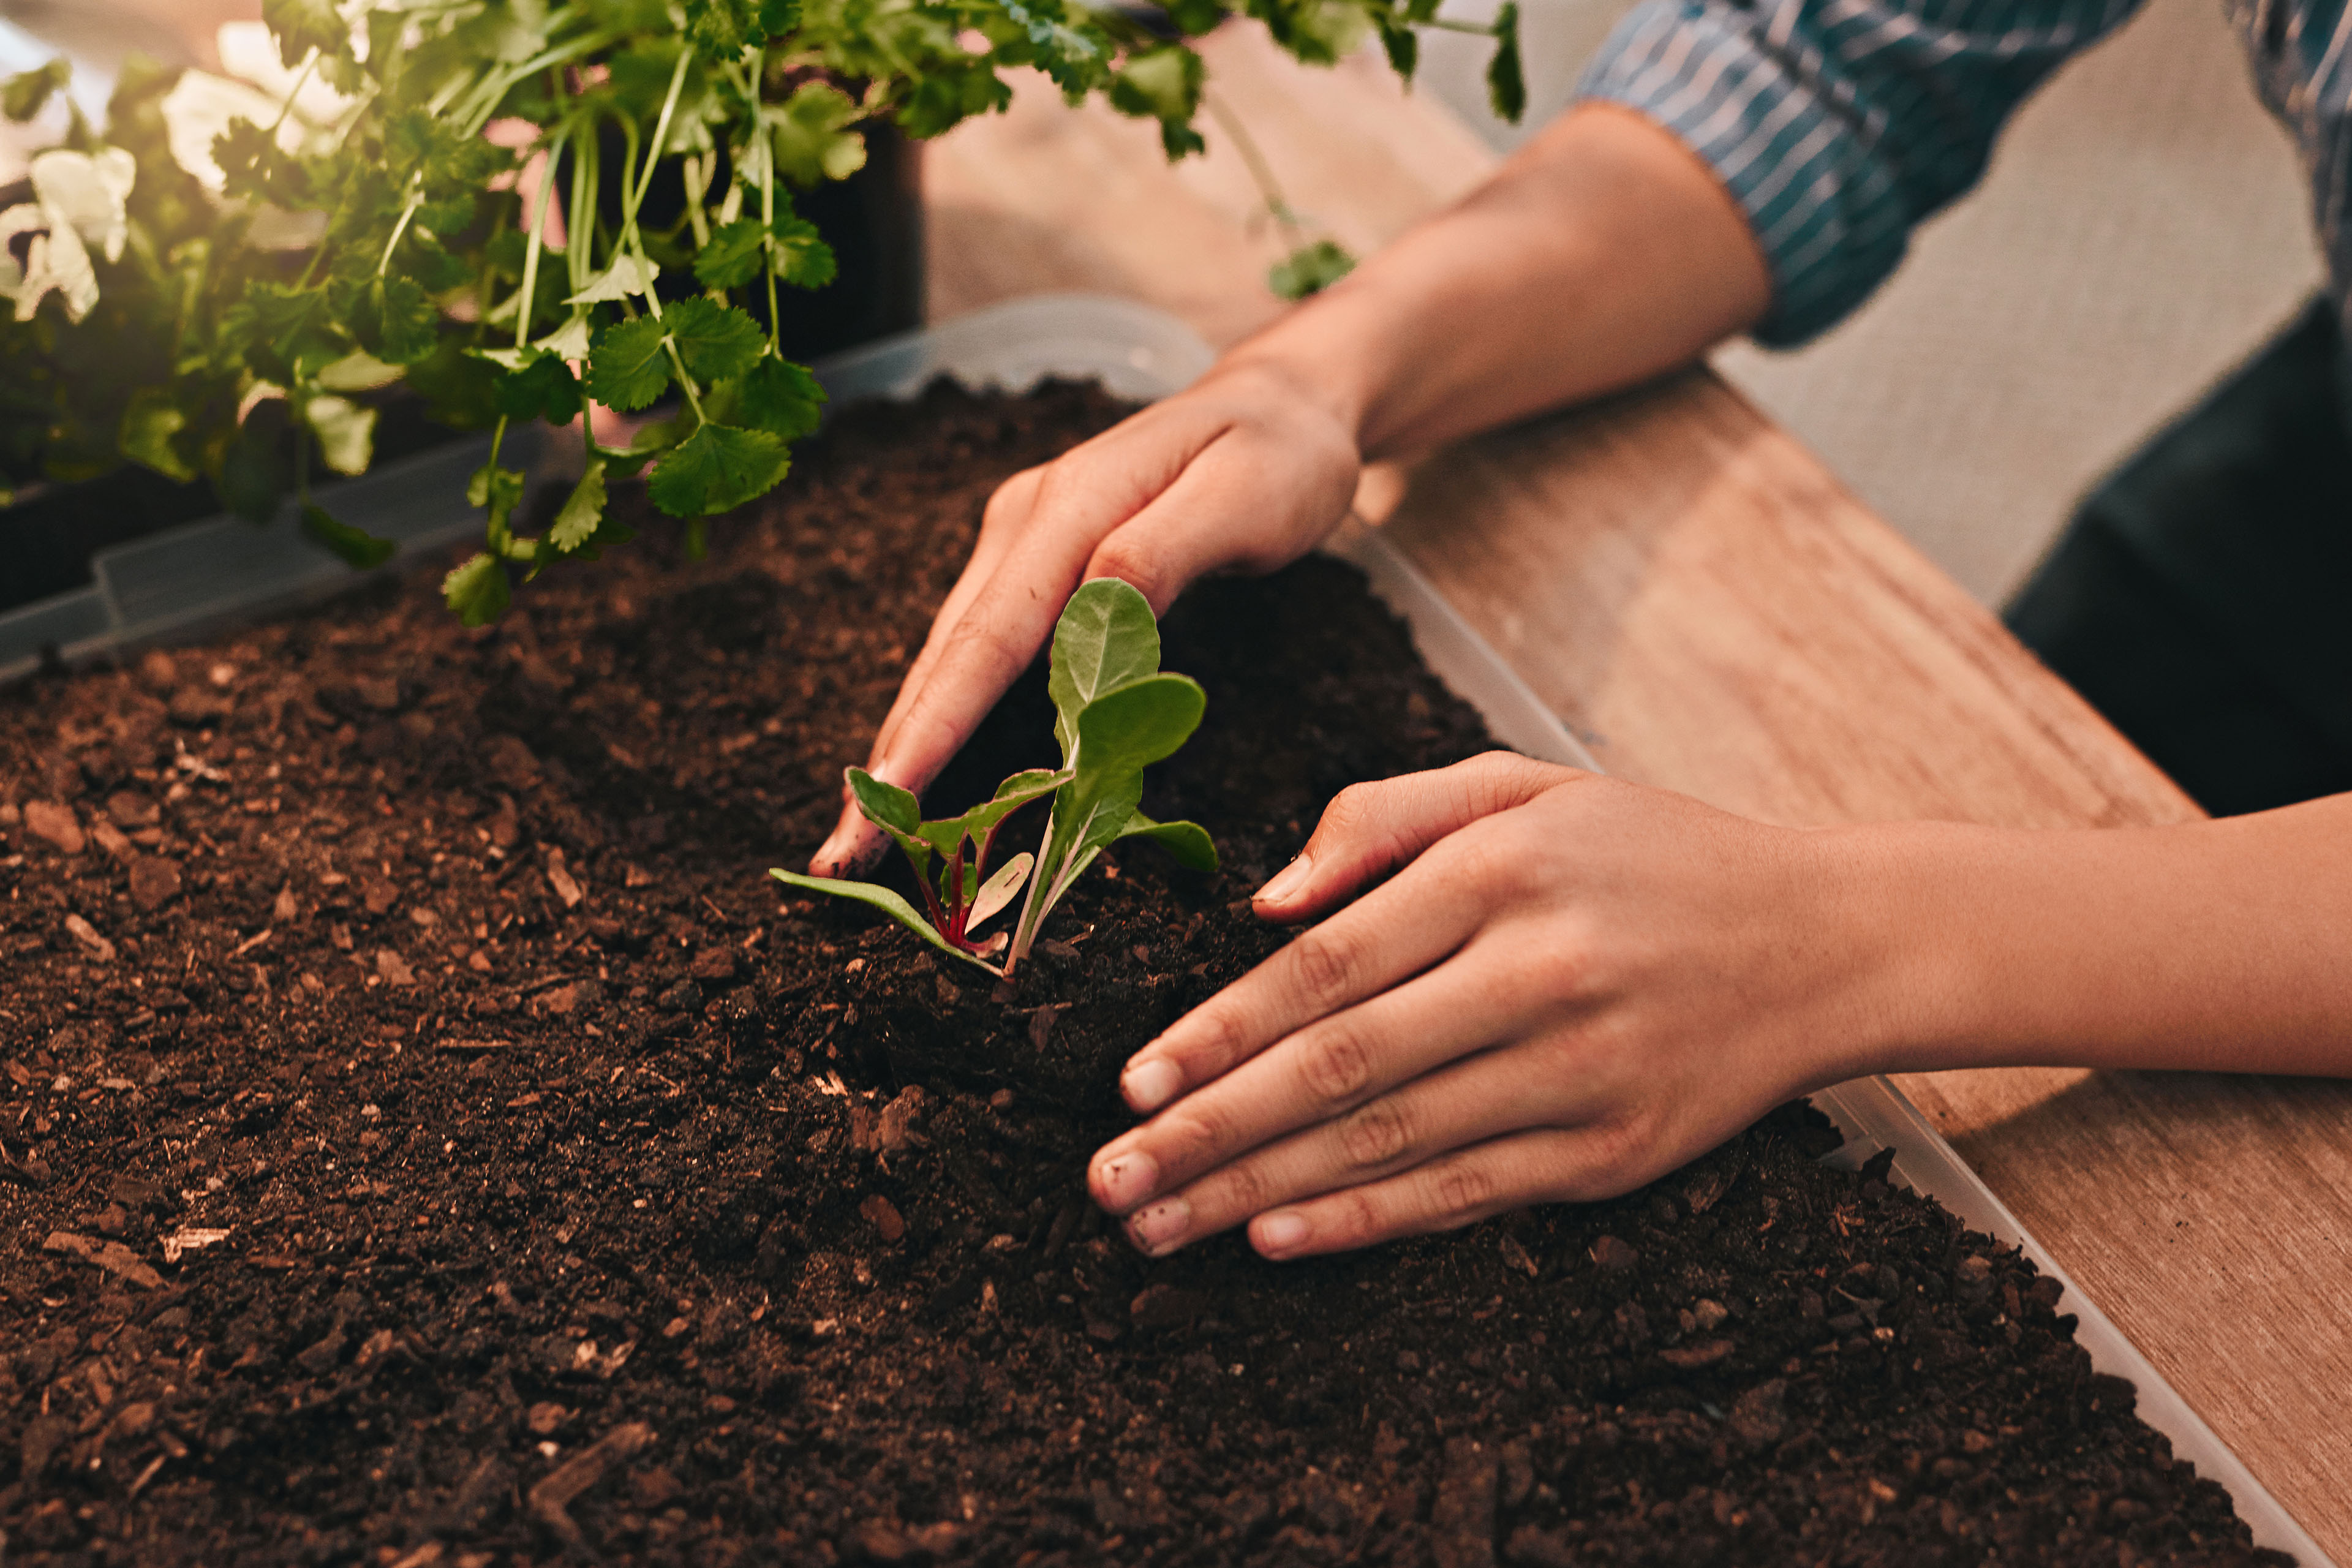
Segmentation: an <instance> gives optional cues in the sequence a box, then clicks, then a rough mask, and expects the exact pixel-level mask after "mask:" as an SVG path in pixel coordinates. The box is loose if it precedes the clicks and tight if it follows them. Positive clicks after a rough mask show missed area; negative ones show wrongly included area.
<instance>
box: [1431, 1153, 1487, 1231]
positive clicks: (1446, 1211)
mask: <svg viewBox="0 0 2352 1568" xmlns="http://www.w3.org/2000/svg"><path fill="white" fill-rule="evenodd" d="M1427 1182H1428V1193H1429V1211H1430V1218H1431V1220H1432V1221H1433V1222H1434V1223H1435V1224H1436V1225H1437V1226H1440V1227H1441V1228H1444V1229H1446V1230H1452V1229H1454V1228H1455V1227H1456V1226H1465V1225H1468V1224H1470V1223H1471V1222H1472V1221H1473V1220H1476V1219H1482V1218H1484V1217H1485V1216H1486V1213H1487V1211H1488V1210H1489V1208H1490V1207H1491V1206H1492V1205H1493V1204H1494V1202H1495V1192H1496V1187H1495V1178H1494V1176H1493V1175H1492V1174H1490V1173H1488V1172H1487V1171H1486V1168H1485V1167H1484V1166H1482V1165H1479V1164H1477V1163H1474V1162H1472V1161H1469V1160H1446V1161H1444V1162H1441V1163H1439V1164H1437V1165H1436V1166H1434V1167H1433V1168H1432V1170H1431V1171H1430V1173H1429V1175H1428V1178H1427Z"/></svg>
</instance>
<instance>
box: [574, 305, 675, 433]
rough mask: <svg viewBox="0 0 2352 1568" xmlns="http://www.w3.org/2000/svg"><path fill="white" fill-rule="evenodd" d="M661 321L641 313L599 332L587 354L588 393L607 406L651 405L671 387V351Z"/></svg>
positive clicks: (628, 409) (630, 409)
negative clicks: (666, 344)
mask: <svg viewBox="0 0 2352 1568" xmlns="http://www.w3.org/2000/svg"><path fill="white" fill-rule="evenodd" d="M663 335H664V334H663V332H662V324H661V323H660V322H659V321H656V320H654V319H653V318H652V317H651V316H639V317H638V318H637V319H636V320H635V321H623V322H622V323H620V324H619V325H618V326H614V327H607V328H605V329H604V331H602V332H599V333H598V334H597V335H596V346H595V348H594V349H593V350H592V351H591V352H590V353H589V355H588V395H589V396H591V397H593V398H594V399H595V400H596V401H597V402H599V403H601V404H603V405H604V406H605V407H607V408H617V409H619V410H621V411H622V412H623V413H630V412H633V411H635V410H636V409H639V408H649V407H651V406H652V405H654V404H655V403H656V402H658V401H660V398H661V395H662V394H663V393H665V392H667V391H668V390H669V351H668V350H667V349H666V348H664V347H663V346H662V338H663Z"/></svg>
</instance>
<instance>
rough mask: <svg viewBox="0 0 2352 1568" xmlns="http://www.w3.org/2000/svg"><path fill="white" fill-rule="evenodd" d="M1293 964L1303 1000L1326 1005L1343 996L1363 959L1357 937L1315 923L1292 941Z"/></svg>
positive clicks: (1352, 983) (1349, 991) (1343, 997)
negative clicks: (1314, 926)
mask: <svg viewBox="0 0 2352 1568" xmlns="http://www.w3.org/2000/svg"><path fill="white" fill-rule="evenodd" d="M1291 952H1292V953H1293V955H1294V956H1293V958H1292V961H1291V963H1292V968H1293V973H1296V974H1297V979H1298V989H1299V991H1300V993H1301V994H1302V995H1304V997H1305V998H1306V1000H1307V1002H1308V1003H1310V1004H1312V1005H1316V1006H1319V1007H1327V1008H1328V1007H1329V1006H1330V1005H1333V1004H1336V1003H1338V1002H1340V1001H1342V1000H1344V999H1346V998H1347V997H1348V996H1349V994H1350V993H1351V990H1352V988H1353V986H1354V984H1355V979H1356V975H1357V973H1358V971H1359V970H1360V968H1361V967H1362V963H1363V959H1362V956H1361V952H1360V948H1359V945H1358V943H1357V942H1356V940H1355V939H1354V938H1352V937H1349V936H1344V935H1341V934H1339V933H1338V932H1335V931H1331V930H1330V929H1329V928H1328V927H1325V926H1318V927H1317V928H1316V929H1315V930H1313V931H1308V932H1307V934H1306V935H1304V936H1302V937H1300V938H1299V939H1298V940H1297V942H1293V943H1292V944H1291Z"/></svg>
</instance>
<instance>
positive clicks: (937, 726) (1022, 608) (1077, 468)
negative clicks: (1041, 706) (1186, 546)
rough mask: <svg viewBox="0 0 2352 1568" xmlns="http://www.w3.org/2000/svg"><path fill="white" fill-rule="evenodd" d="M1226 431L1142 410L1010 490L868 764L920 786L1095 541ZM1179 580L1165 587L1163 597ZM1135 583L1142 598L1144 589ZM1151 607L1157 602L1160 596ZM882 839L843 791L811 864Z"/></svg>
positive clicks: (954, 746) (1177, 413)
mask: <svg viewBox="0 0 2352 1568" xmlns="http://www.w3.org/2000/svg"><path fill="white" fill-rule="evenodd" d="M1222 429H1223V423H1222V422H1221V421H1220V420H1219V419H1218V418H1217V417H1214V416H1209V415H1207V414H1205V413H1204V412H1203V411H1202V410H1199V409H1190V410H1186V409H1178V408H1175V407H1172V406H1169V405H1163V407H1161V408H1156V409H1147V410H1145V411H1144V413H1142V414H1140V415H1139V416H1136V417H1135V418H1133V419H1130V420H1129V421H1127V422H1126V423H1125V424H1122V425H1120V426H1116V427H1114V428H1113V429H1111V430H1109V431H1107V432H1105V433H1104V434H1103V435H1101V436H1097V437H1095V438H1094V439H1093V440H1091V441H1089V442H1087V443H1086V444H1085V445H1084V446H1081V447H1077V448H1076V449H1074V450H1073V451H1071V452H1069V453H1067V454H1066V455H1065V456H1064V457H1063V458H1059V459H1057V460H1056V461H1055V462H1054V463H1052V464H1050V465H1048V466H1047V467H1046V468H1043V469H1040V470H1037V477H1036V479H1035V480H1034V484H1032V485H1031V486H1029V487H1028V489H1029V493H1028V494H1027V495H1026V496H1025V497H1024V496H1020V495H1017V494H1016V495H1015V496H1013V497H1011V498H1008V500H1007V519H1006V522H1005V523H1004V525H1003V526H1002V527H1000V528H999V529H998V530H996V531H998V532H1001V533H1002V534H1003V544H1002V546H1001V549H1000V552H998V553H997V554H996V555H995V557H994V558H993V559H992V560H991V561H989V562H987V563H985V568H986V569H985V570H984V571H982V569H981V567H982V563H979V562H975V563H974V564H973V567H972V568H971V569H970V570H968V571H967V572H966V574H965V577H964V579H963V580H962V581H961V582H959V584H958V590H959V591H960V592H961V593H962V597H961V601H960V602H959V603H958V605H956V606H955V607H954V608H955V613H954V615H953V616H952V617H950V616H949V615H948V614H947V613H946V609H947V607H946V606H943V607H942V613H941V614H940V616H938V617H937V618H936V619H935V620H934V622H933V624H932V630H931V634H930V637H929V638H928V639H927V640H926V643H925V647H924V650H923V652H922V654H920V655H919V656H918V659H917V665H918V668H917V669H915V670H912V671H910V672H909V674H908V679H907V680H906V681H905V682H904V683H902V685H901V686H900V688H899V694H898V700H897V701H896V702H895V703H894V704H893V706H892V710H891V713H890V716H889V717H888V718H887V719H886V720H885V721H884V726H883V730H882V732H881V733H880V735H879V736H878V737H877V741H876V743H875V748H874V753H873V759H872V761H871V762H870V763H869V764H868V769H867V771H868V772H870V773H873V774H874V775H875V776H876V777H877V778H881V779H885V780H887V781H888V782H889V783H892V784H898V785H899V786H900V787H901V788H904V789H910V790H914V791H917V792H918V793H919V792H920V791H921V789H922V788H923V786H924V785H926V784H929V783H930V781H931V780H932V778H934V777H935V776H937V774H938V773H939V771H940V769H941V768H942V767H944V766H946V765H947V763H948V761H949V759H950V758H951V757H953V756H954V755H955V753H956V752H957V751H958V750H959V749H961V746H962V745H963V743H964V742H965V741H967V740H969V739H970V738H971V731H973V730H974V729H975V728H977V727H978V725H979V723H980V721H981V720H982V718H984V717H986V716H987V713H988V710H990V709H992V708H993V707H994V706H995V705H996V702H997V700H998V699H999V698H1001V697H1003V695H1004V692H1005V690H1006V689H1007V688H1009V687H1010V686H1011V685H1012V684H1013V681H1014V680H1015V679H1018V678H1019V676H1020V675H1021V672H1022V671H1023V670H1024V669H1026V668H1029V664H1030V661H1031V660H1032V659H1034V658H1036V656H1037V651H1038V650H1039V649H1040V648H1042V647H1045V642H1046V639H1047V638H1048V637H1051V636H1052V635H1053V629H1054V623H1055V620H1056V618H1058V617H1059V616H1060V615H1061V612H1062V606H1063V605H1065V604H1066V603H1067V602H1068V599H1069V596H1070V595H1071V594H1072V593H1074V592H1076V589H1077V586H1078V584H1079V583H1080V582H1082V581H1083V580H1084V579H1085V576H1086V568H1087V562H1088V560H1089V559H1090V558H1091V557H1092V556H1093V554H1094V553H1095V551H1096V548H1097V545H1098V544H1099V543H1100V542H1101V541H1102V539H1103V538H1104V537H1105V536H1106V535H1107V534H1108V533H1109V532H1110V531H1112V530H1114V529H1115V528H1117V527H1118V525H1119V524H1120V523H1122V522H1124V521H1126V520H1127V519H1129V518H1130V517H1132V516H1133V515H1134V514H1135V513H1136V512H1137V511H1138V510H1139V509H1141V508H1142V507H1144V506H1146V505H1148V504H1149V503H1150V501H1151V500H1153V499H1154V498H1155V497H1157V496H1159V495H1160V494H1161V493H1162V492H1164V491H1166V490H1168V489H1170V488H1171V486H1172V485H1175V484H1178V483H1181V477H1182V476H1183V474H1184V473H1185V472H1186V471H1187V469H1188V467H1189V465H1190V464H1191V463H1192V461H1193V460H1194V459H1195V458H1196V457H1197V456H1198V454H1199V453H1200V451H1201V450H1202V448H1203V447H1206V446H1207V445H1209V444H1211V443H1213V441H1214V440H1215V438H1216V437H1217V435H1218V434H1219V433H1220V431H1221V430H1222ZM1015 508H1021V509H1024V510H1020V511H1017V512H1016V511H1015V510H1014V509H1015ZM1142 586H1143V585H1142V584H1139V587H1142ZM1181 586H1182V584H1181V583H1179V584H1175V585H1174V586H1173V587H1165V588H1163V592H1164V594H1165V597H1166V598H1172V597H1173V596H1174V592H1175V589H1176V588H1181ZM1144 591H1145V593H1146V595H1147V597H1148V596H1150V592H1151V590H1150V588H1148V587H1147V588H1145V589H1144ZM1154 607H1155V609H1158V608H1164V607H1165V599H1162V600H1159V601H1155V605H1154ZM879 842H880V840H879V837H878V835H877V834H875V833H874V831H873V830H872V829H871V827H870V826H868V825H866V824H865V823H864V821H863V818H862V817H861V816H858V815H857V813H856V806H855V804H854V802H852V801H850V800H849V799H848V798H847V797H846V796H845V799H844V803H843V811H842V816H841V820H840V823H839V825H838V826H836V828H835V834H834V837H832V838H829V839H828V840H827V841H826V844H825V846H824V848H822V849H820V850H819V852H818V855H817V856H816V857H815V858H814V860H813V861H812V865H813V866H815V867H817V868H819V869H820V874H823V869H822V868H824V866H827V865H831V864H835V863H836V862H837V860H838V858H840V854H841V852H842V851H845V850H846V849H848V848H850V847H853V846H854V847H856V848H857V849H859V850H861V851H865V852H868V853H870V852H872V851H873V850H875V849H877V848H878V847H879Z"/></svg>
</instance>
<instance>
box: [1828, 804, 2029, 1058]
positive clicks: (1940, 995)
mask: <svg viewBox="0 0 2352 1568" xmlns="http://www.w3.org/2000/svg"><path fill="white" fill-rule="evenodd" d="M2016 837H2048V836H2043V835H2018V834H2013V833H2009V832H2005V831H2003V830H2001V829H1996V828H1986V827H1976V826H1966V825H1961V824H1953V823H1924V822H1895V823H1870V824H1864V825H1859V826H1838V827H1828V828H1818V829H1814V830H1812V831H1811V833H1810V834H1809V835H1808V838H1809V840H1810V844H1811V851H1812V854H1813V856H1814V858H1815V864H1816V866H1817V867H1818V868H1819V872H1818V877H1819V882H1820V886H1821V887H1822V889H1823V890H1824V892H1825V895H1826V896H1825V898H1824V899H1823V900H1822V912H1821V913H1820V914H1819V916H1818V917H1817V918H1820V919H1821V920H1822V922H1823V924H1824V926H1825V928H1826V930H1827V931H1828V932H1829V937H1828V942H1827V951H1828V952H1830V953H1831V954H1832V963H1831V973H1830V975H1829V977H1828V981H1827V983H1826V984H1824V986H1823V994H1824V996H1825V999H1826V1000H1827V1002H1828V1004H1829V1006H1830V1008H1831V1017H1830V1019H1829V1020H1828V1022H1827V1024H1826V1025H1825V1026H1823V1028H1822V1046H1823V1059H1822V1063H1821V1064H1820V1066H1821V1068H1822V1074H1821V1075H1817V1076H1820V1080H1821V1081H1822V1082H1830V1081H1838V1080H1843V1079H1853V1078H1862V1077H1866V1076H1868V1075H1871V1074H1874V1073H1887V1072H1930V1071H1937V1070H1940V1069H1943V1068H1960V1067H1974V1066H1981V1065H1985V1053H1986V1050H1987V1048H1988V1047H1992V1046H1993V1045H1994V1043H1995V1042H1997V1041H2000V1040H2002V1039H2003V1038H2004V1037H2006V1036H2007V1035H2008V1033H2009V1032H2010V1031H2011V1030H2012V1029H2013V1028H2014V1026H2015V1024H2016V1022H2017V1020H2016V1017H2015V1016H2014V1014H2013V1012H2012V1013H2008V1014H2004V1012H2003V1005H2004V1001H2005V1000H2007V998H2005V996H2004V993H2003V989H2002V985H2001V979H2002V977H2003V975H2004V973H2007V972H2009V970H2010V967H2011V965H2010V962H2009V960H2010V958H2011V954H2009V953H2007V952H2003V951H2002V948H2003V946H2004V937H2003V935H2002V934H2001V933H2004V932H2007V933H2011V934H2012V935H2013V933H2014V931H2016V929H2017V927H2018V925H2019V923H2020V922H2021V920H2022V919H2023V918H2024V917H2023V916H2022V914H2021V911H2018V910H2014V909H2011V908H2009V907H2007V905H2008V903H2009V900H2011V897H2012V896H2013V894H2014V892H2015V891H2016V889H2014V888H2013V887H2011V886H2008V885H2005V879H2003V878H2002V877H2001V876H2000V874H1999V872H2000V868H2001V867H2002V866H2003V864H2004V863H2005V862H2007V861H2008V860H2009V859H2011V858H2012V856H2013V854H2014V849H2013V848H2012V847H2011V846H2009V845H2008V844H2006V843H2005V842H2004V841H2005V840H2009V839H2011V838H2016ZM1825 1075H1833V1076H1825Z"/></svg>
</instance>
